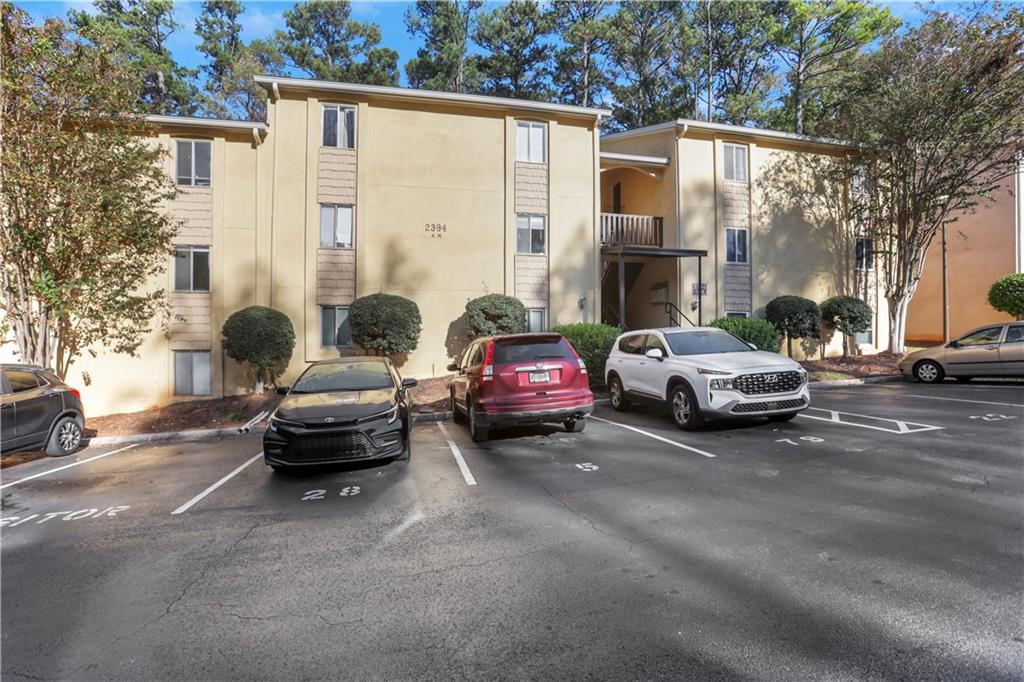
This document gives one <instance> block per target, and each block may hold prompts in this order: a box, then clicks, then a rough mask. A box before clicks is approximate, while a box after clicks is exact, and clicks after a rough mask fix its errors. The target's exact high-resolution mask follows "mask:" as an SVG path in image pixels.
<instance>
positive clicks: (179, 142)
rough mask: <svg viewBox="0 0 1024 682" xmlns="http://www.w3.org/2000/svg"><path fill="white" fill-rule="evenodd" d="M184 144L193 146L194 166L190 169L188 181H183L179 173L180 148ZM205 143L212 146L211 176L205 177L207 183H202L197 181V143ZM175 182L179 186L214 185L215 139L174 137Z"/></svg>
mask: <svg viewBox="0 0 1024 682" xmlns="http://www.w3.org/2000/svg"><path fill="white" fill-rule="evenodd" d="M182 144H187V145H189V146H191V147H192V167H191V168H190V169H189V177H188V182H182V181H181V177H180V176H179V175H178V148H179V147H180V145H182ZM197 144H205V145H208V146H209V147H210V171H209V173H210V174H209V176H208V177H206V178H204V179H205V180H206V184H205V185H201V184H199V183H197V182H196V179H197V176H196V145H197ZM174 184H175V185H177V186H179V187H211V186H213V141H212V140H194V139H190V138H183V137H176V138H174Z"/></svg>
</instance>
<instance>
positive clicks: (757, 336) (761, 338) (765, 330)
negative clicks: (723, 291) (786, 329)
mask: <svg viewBox="0 0 1024 682" xmlns="http://www.w3.org/2000/svg"><path fill="white" fill-rule="evenodd" d="M708 326H709V327H717V328H718V329H724V330H725V331H727V332H729V333H730V334H732V335H733V336H738V337H739V338H741V339H743V340H744V341H746V342H747V343H752V344H754V345H755V346H757V349H758V350H764V351H768V352H770V353H778V352H779V346H781V345H782V335H781V334H779V330H778V329H776V328H775V325H773V324H772V323H771V322H769V321H767V320H755V319H751V318H747V317H721V318H719V319H717V320H713V321H711V322H709V323H708Z"/></svg>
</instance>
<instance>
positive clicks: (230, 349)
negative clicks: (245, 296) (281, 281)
mask: <svg viewBox="0 0 1024 682" xmlns="http://www.w3.org/2000/svg"><path fill="white" fill-rule="evenodd" d="M221 343H222V345H223V346H224V352H225V353H227V355H228V357H229V358H231V359H232V360H237V361H238V362H247V363H249V366H250V367H252V369H253V372H254V373H255V374H256V381H257V384H259V383H269V384H273V383H275V382H276V381H277V377H279V376H281V374H282V373H283V372H284V370H285V368H286V367H288V362H289V361H290V360H291V359H292V351H293V350H295V328H294V327H293V326H292V321H291V320H289V319H288V316H287V315H285V314H284V313H282V312H281V311H280V310H274V309H273V308H266V307H264V306H261V305H254V306H249V307H248V308H243V309H242V310H239V311H238V312H235V313H232V314H231V316H230V317H228V319H227V320H225V321H224V327H223V328H222V329H221Z"/></svg>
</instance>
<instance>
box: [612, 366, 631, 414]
mask: <svg viewBox="0 0 1024 682" xmlns="http://www.w3.org/2000/svg"><path fill="white" fill-rule="evenodd" d="M608 401H609V402H610V403H611V404H612V409H613V410H615V411H616V412H625V411H626V410H628V409H629V400H627V399H626V389H624V388H623V387H622V379H620V378H619V375H618V374H613V375H612V376H611V378H610V379H609V380H608Z"/></svg>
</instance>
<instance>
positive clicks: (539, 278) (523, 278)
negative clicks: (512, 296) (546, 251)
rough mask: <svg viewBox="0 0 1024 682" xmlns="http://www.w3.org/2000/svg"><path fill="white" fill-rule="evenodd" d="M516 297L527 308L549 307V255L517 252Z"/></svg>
mask: <svg viewBox="0 0 1024 682" xmlns="http://www.w3.org/2000/svg"><path fill="white" fill-rule="evenodd" d="M515 281H516V298H518V299H519V300H520V301H522V302H523V305H525V306H526V307H527V308H547V307H548V257H547V256H534V255H529V254H524V253H517V254H516V272H515Z"/></svg>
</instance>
